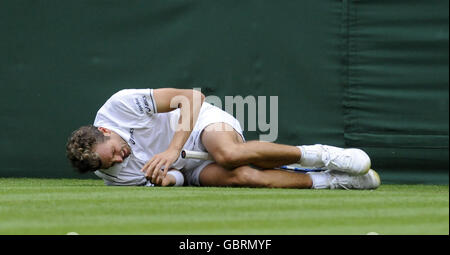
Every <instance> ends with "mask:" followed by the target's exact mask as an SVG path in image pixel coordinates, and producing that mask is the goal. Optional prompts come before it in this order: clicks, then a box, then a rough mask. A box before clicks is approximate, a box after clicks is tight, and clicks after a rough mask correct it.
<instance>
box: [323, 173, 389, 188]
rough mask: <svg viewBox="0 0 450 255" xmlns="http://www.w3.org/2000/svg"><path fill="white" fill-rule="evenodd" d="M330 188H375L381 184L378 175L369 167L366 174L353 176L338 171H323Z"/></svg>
mask: <svg viewBox="0 0 450 255" xmlns="http://www.w3.org/2000/svg"><path fill="white" fill-rule="evenodd" d="M325 174H327V175H328V176H329V177H328V178H329V179H328V180H329V184H330V186H329V188H330V189H376V188H378V187H379V186H380V185H381V180H380V176H379V175H378V173H377V172H375V171H374V170H372V169H370V170H369V171H368V172H367V174H365V175H360V176H354V175H349V174H346V173H343V172H339V171H332V170H327V171H325Z"/></svg>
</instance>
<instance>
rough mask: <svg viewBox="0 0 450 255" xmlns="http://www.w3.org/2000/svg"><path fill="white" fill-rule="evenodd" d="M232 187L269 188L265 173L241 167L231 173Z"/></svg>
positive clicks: (248, 167)
mask: <svg viewBox="0 0 450 255" xmlns="http://www.w3.org/2000/svg"><path fill="white" fill-rule="evenodd" d="M231 173H232V175H231V184H232V186H239V187H269V186H270V183H269V182H268V181H267V180H266V179H265V178H264V174H263V172H261V171H259V170H257V169H254V168H252V167H250V166H241V167H238V168H236V169H234V170H232V171H231Z"/></svg>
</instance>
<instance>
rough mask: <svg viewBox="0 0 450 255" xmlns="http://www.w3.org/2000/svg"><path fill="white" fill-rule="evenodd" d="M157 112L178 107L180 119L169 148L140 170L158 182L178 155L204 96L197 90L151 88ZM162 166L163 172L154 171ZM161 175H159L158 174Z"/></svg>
mask: <svg viewBox="0 0 450 255" xmlns="http://www.w3.org/2000/svg"><path fill="white" fill-rule="evenodd" d="M153 96H154V99H155V103H156V108H157V112H159V113H162V112H170V111H173V110H175V109H177V108H180V113H181V114H180V119H179V121H178V125H177V129H176V130H175V134H174V136H173V139H172V141H171V143H170V145H169V148H168V149H167V150H166V151H164V152H162V153H160V154H157V155H155V156H154V157H153V158H152V159H151V160H149V161H148V162H147V163H146V164H145V166H144V167H143V168H142V171H143V172H144V173H145V176H146V177H147V179H150V178H151V182H152V183H155V184H160V183H161V182H162V180H163V178H164V177H165V176H166V174H167V171H168V169H169V167H170V165H172V164H173V163H174V162H175V161H176V160H177V159H178V157H179V155H180V152H181V150H182V149H183V146H184V144H185V143H186V141H187V140H188V138H189V136H190V135H191V132H192V130H193V128H194V126H195V123H196V122H197V118H198V115H199V113H200V108H201V106H202V104H203V102H204V100H205V96H204V95H203V94H202V93H201V92H200V91H197V90H191V89H173V88H162V89H155V90H153ZM163 166H164V172H162V171H155V170H156V169H161V168H162V167H163ZM161 173H162V175H161V176H160V174H161Z"/></svg>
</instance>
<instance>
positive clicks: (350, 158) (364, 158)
mask: <svg viewBox="0 0 450 255" xmlns="http://www.w3.org/2000/svg"><path fill="white" fill-rule="evenodd" d="M321 147H322V162H323V163H324V164H325V168H327V169H329V170H336V171H342V172H345V173H348V174H351V175H365V174H367V173H368V172H369V169H370V166H371V162H370V158H369V156H368V155H367V153H365V152H364V151H363V150H360V149H342V148H338V147H334V146H329V145H321Z"/></svg>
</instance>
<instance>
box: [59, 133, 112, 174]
mask: <svg viewBox="0 0 450 255" xmlns="http://www.w3.org/2000/svg"><path fill="white" fill-rule="evenodd" d="M108 139H109V137H107V136H104V135H103V133H102V132H101V131H100V130H98V129H97V128H96V127H94V126H93V125H88V126H82V127H80V128H79V129H77V130H75V131H73V132H72V134H71V135H70V137H69V139H68V141H67V145H66V155H67V158H68V159H69V160H70V162H71V163H72V166H73V167H75V168H76V169H77V170H78V171H79V172H80V173H87V172H90V171H95V170H97V169H99V168H100V167H101V165H102V162H101V160H100V157H99V156H98V154H97V153H95V152H93V151H92V149H93V147H94V146H95V145H96V144H100V143H103V142H105V141H106V140H108Z"/></svg>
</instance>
